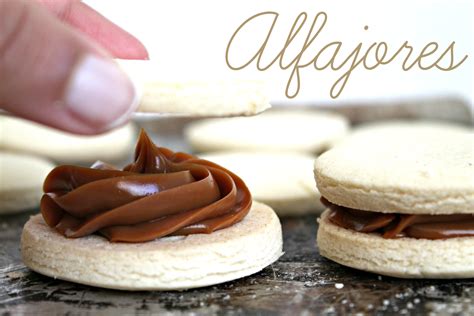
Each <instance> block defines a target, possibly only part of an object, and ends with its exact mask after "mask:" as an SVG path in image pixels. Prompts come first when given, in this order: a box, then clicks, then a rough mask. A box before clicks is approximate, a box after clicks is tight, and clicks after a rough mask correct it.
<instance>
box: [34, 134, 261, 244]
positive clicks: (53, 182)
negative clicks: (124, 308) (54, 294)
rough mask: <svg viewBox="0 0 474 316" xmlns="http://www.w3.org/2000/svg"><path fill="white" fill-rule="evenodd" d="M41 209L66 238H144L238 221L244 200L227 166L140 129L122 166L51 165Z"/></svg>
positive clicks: (247, 203)
mask: <svg viewBox="0 0 474 316" xmlns="http://www.w3.org/2000/svg"><path fill="white" fill-rule="evenodd" d="M43 190H44V192H45V194H44V195H43V197H42V199H41V214H42V215H43V218H44V220H45V222H46V223H47V225H49V226H50V227H52V228H55V229H56V230H57V231H58V232H59V233H61V234H62V235H64V236H65V237H69V238H77V237H82V236H86V235H90V234H94V233H99V234H101V235H103V236H105V237H106V238H108V239H109V240H110V241H114V242H115V241H120V242H145V241H149V240H153V239H156V238H160V237H163V236H169V235H189V234H200V233H212V232H213V231H215V230H218V229H223V228H226V227H229V226H231V225H233V224H235V223H237V222H239V221H241V220H242V219H243V218H244V217H245V216H246V215H247V213H248V212H249V210H250V207H251V205H252V197H251V194H250V192H249V190H248V188H247V186H246V185H245V183H244V182H243V181H242V180H241V179H240V178H239V177H238V176H236V175H235V174H233V173H232V172H230V171H228V170H226V169H224V168H222V167H221V166H219V165H217V164H214V163H212V162H210V161H207V160H202V159H198V158H197V157H195V156H192V155H189V154H186V153H175V152H173V151H171V150H169V149H166V148H161V147H157V146H155V145H154V144H153V143H152V141H151V140H150V138H149V137H148V136H147V135H146V133H145V132H144V131H143V130H142V132H141V134H140V137H139V140H138V143H137V146H136V149H135V161H134V162H132V163H131V164H129V165H127V166H126V167H125V168H123V170H119V169H116V168H114V167H112V166H111V165H108V164H104V163H100V162H99V163H96V164H94V165H93V166H92V167H91V168H84V167H77V166H68V165H66V166H59V167H56V168H55V169H53V170H52V171H51V172H50V173H49V175H48V176H47V177H46V180H45V182H44V185H43Z"/></svg>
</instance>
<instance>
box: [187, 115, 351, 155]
mask: <svg viewBox="0 0 474 316" xmlns="http://www.w3.org/2000/svg"><path fill="white" fill-rule="evenodd" d="M348 126H349V124H348V121H347V120H346V119H345V118H344V117H342V116H340V115H337V114H332V113H327V112H318V111H312V110H275V111H268V112H266V113H263V114H261V115H258V116H255V117H240V118H227V119H207V120H202V121H198V122H195V123H193V124H190V125H189V126H188V128H187V129H186V130H185V135H186V137H187V139H188V141H189V143H190V145H191V146H192V147H193V148H194V149H195V150H196V151H199V152H204V151H219V150H249V151H255V150H258V151H290V152H309V153H319V152H321V151H323V150H325V149H327V148H329V147H331V146H332V144H333V143H334V142H336V141H338V140H339V139H340V138H342V137H343V136H344V135H345V134H346V132H347V129H348Z"/></svg>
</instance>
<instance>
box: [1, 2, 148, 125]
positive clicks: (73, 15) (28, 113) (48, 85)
mask: <svg viewBox="0 0 474 316" xmlns="http://www.w3.org/2000/svg"><path fill="white" fill-rule="evenodd" d="M91 56H92V57H93V58H89V59H88V60H91V59H92V60H93V62H90V63H88V66H87V67H83V68H87V70H88V71H86V72H83V73H82V77H80V79H81V80H79V79H78V80H76V81H77V82H78V83H77V86H79V87H81V85H82V87H84V86H86V88H88V87H94V86H93V85H92V84H88V80H87V79H90V78H92V79H91V80H89V82H90V81H93V82H94V84H95V82H96V81H100V80H101V78H102V81H107V80H105V79H106V78H107V74H109V77H112V78H115V77H117V76H112V74H114V71H119V70H115V67H116V66H115V64H114V63H113V62H112V58H122V59H148V52H147V50H146V49H145V47H144V45H143V44H142V43H141V42H140V41H139V40H138V39H136V38H135V37H134V36H132V35H130V34H129V33H127V32H126V31H124V30H123V29H121V28H120V27H118V26H117V25H115V24H113V23H112V22H110V21H108V20H107V19H106V18H105V17H103V16H102V15H100V14H99V13H98V12H96V11H94V10H93V9H92V8H90V7H89V6H87V5H86V4H84V3H81V2H79V1H77V0H38V1H33V0H2V1H0V108H2V109H3V110H5V111H7V112H9V113H11V114H13V115H15V116H19V117H23V118H26V119H29V120H32V121H36V122H39V123H42V124H45V125H49V126H51V127H55V128H58V129H62V130H66V131H69V132H72V133H78V134H98V133H101V132H104V131H106V130H109V129H111V128H113V127H115V126H117V125H120V124H123V123H124V122H126V121H127V118H128V116H129V115H130V113H131V112H132V110H133V109H131V108H130V107H131V104H132V102H131V101H132V100H133V96H134V92H127V93H122V94H118V95H119V96H118V97H117V96H113V95H110V94H111V92H108V93H109V94H107V93H106V94H105V95H101V93H102V92H101V91H95V90H94V91H92V92H91V95H90V96H87V95H85V94H87V93H84V91H85V90H84V89H85V88H81V89H76V90H74V91H73V92H74V93H72V92H71V91H66V90H68V89H70V87H71V85H72V83H71V81H72V79H71V78H76V77H77V76H76V75H77V73H78V69H79V68H81V67H82V66H83V64H85V63H81V62H83V61H84V60H86V59H87V58H86V57H91ZM97 60H99V61H98V62H97ZM91 65H92V66H91ZM104 65H105V66H104ZM97 69H99V70H100V69H102V70H103V69H105V70H103V71H102V72H105V73H106V74H105V75H103V76H102V77H101V76H93V74H95V73H97V71H98V70H97ZM117 69H118V68H117ZM99 72H100V71H99ZM120 72H121V71H120ZM99 74H100V73H99ZM118 77H120V78H119V79H117V80H116V81H117V82H112V83H110V81H113V80H108V81H109V82H104V83H102V82H98V85H95V86H99V87H101V86H108V87H111V90H114V91H115V92H117V91H122V90H127V89H129V90H130V91H134V89H133V86H132V85H131V82H130V81H129V79H128V77H126V75H125V74H123V76H122V75H121V74H120V75H119V76H118ZM84 78H85V79H84ZM114 85H115V86H114ZM121 87H123V89H121ZM112 88H117V89H112ZM86 90H87V89H86ZM81 93H82V95H81ZM94 93H95V94H94ZM94 95H95V96H96V97H97V98H96V99H97V100H95V101H94V100H91V104H94V102H95V104H98V106H95V105H94V107H95V108H92V107H91V109H92V110H95V111H96V112H97V113H98V115H96V114H94V115H92V114H90V113H91V111H89V112H87V109H86V108H84V110H83V109H82V108H81V104H82V103H85V104H86V105H88V103H87V97H90V98H92V99H93V97H94ZM102 101H103V102H102ZM114 102H115V103H117V104H114ZM102 103H103V109H102V108H100V109H99V110H97V107H101V106H102ZM92 112H93V113H96V112H94V111H92ZM119 121H120V122H119Z"/></svg>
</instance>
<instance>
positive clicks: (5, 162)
mask: <svg viewBox="0 0 474 316" xmlns="http://www.w3.org/2000/svg"><path fill="white" fill-rule="evenodd" d="M53 168H54V165H53V164H52V163H51V162H49V161H47V160H45V159H42V158H39V157H34V156H28V155H23V154H16V153H9V152H3V151H2V152H0V215H1V214H10V213H17V212H20V211H26V210H30V209H32V208H35V207H37V206H38V205H39V200H40V198H41V195H42V194H43V190H42V186H43V181H44V178H45V177H46V176H47V175H48V173H49V172H50V171H51V170H52V169H53Z"/></svg>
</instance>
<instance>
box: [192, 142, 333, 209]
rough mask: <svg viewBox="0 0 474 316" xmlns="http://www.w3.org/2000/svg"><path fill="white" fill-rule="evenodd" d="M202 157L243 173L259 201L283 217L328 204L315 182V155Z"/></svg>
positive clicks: (237, 153)
mask: <svg viewBox="0 0 474 316" xmlns="http://www.w3.org/2000/svg"><path fill="white" fill-rule="evenodd" d="M199 157H200V158H203V159H206V160H209V161H212V162H215V163H217V164H219V165H221V166H223V167H224V168H227V169H229V170H230V171H232V172H234V173H236V174H237V175H239V176H240V177H241V178H242V179H243V180H244V181H245V183H246V184H247V186H248V187H249V189H250V192H251V193H252V196H253V198H254V199H255V200H257V201H260V202H263V203H265V204H267V205H269V206H270V207H272V208H273V209H274V210H275V212H277V214H278V215H280V216H282V215H283V216H286V215H301V214H306V213H319V212H321V211H322V210H323V209H324V206H323V205H322V204H321V202H320V201H319V197H320V195H319V192H318V190H317V189H316V187H315V185H314V179H313V175H312V174H311V169H312V166H313V162H314V159H315V158H314V157H313V156H311V155H309V154H304V153H268V152H242V151H231V152H214V153H208V154H203V155H200V156H199Z"/></svg>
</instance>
